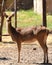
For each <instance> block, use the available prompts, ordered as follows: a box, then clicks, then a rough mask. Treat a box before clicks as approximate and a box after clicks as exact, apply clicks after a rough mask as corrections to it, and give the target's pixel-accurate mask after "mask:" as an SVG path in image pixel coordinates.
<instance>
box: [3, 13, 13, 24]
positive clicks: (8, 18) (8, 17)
mask: <svg viewBox="0 0 52 65" xmlns="http://www.w3.org/2000/svg"><path fill="white" fill-rule="evenodd" d="M3 15H4V16H5V17H6V18H7V22H8V23H10V22H11V18H12V17H13V16H14V13H12V14H11V15H10V16H9V15H7V14H6V13H4V14H3Z"/></svg>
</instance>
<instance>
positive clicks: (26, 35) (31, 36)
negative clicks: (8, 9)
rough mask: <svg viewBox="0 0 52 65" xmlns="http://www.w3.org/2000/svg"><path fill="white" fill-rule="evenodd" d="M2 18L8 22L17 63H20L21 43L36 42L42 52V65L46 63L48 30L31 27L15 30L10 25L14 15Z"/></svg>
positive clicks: (40, 27)
mask: <svg viewBox="0 0 52 65" xmlns="http://www.w3.org/2000/svg"><path fill="white" fill-rule="evenodd" d="M4 16H5V17H6V18H7V22H8V32H9V34H10V36H11V38H12V40H13V41H15V42H16V43H17V46H18V62H20V51H21V43H22V42H34V41H36V40H37V41H38V42H39V44H40V46H41V47H42V49H43V52H44V63H48V47H47V45H46V40H47V36H48V34H49V30H48V29H47V28H46V27H44V26H36V27H34V26H32V27H26V28H20V29H19V28H17V29H15V28H14V27H13V26H12V25H11V18H12V17H13V16H14V13H13V14H11V15H10V16H8V15H7V14H6V13H4Z"/></svg>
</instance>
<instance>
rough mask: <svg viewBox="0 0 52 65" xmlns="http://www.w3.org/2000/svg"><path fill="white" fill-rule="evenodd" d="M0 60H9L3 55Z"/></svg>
mask: <svg viewBox="0 0 52 65" xmlns="http://www.w3.org/2000/svg"><path fill="white" fill-rule="evenodd" d="M0 60H10V58H6V57H3V58H0Z"/></svg>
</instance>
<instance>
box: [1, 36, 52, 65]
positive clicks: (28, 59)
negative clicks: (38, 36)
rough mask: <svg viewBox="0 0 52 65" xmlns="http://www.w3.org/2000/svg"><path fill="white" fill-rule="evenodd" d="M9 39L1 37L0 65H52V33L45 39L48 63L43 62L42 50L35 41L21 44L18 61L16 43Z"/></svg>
mask: <svg viewBox="0 0 52 65" xmlns="http://www.w3.org/2000/svg"><path fill="white" fill-rule="evenodd" d="M11 41H12V40H11V38H10V37H3V42H0V65H52V35H49V36H48V39H47V46H48V56H49V64H43V59H44V56H43V55H44V54H43V50H42V48H41V47H40V45H39V44H38V42H37V41H36V42H34V43H32V44H22V48H21V59H20V61H21V63H18V62H17V61H18V60H17V59H18V51H17V44H16V43H14V42H11ZM33 48H36V50H33Z"/></svg>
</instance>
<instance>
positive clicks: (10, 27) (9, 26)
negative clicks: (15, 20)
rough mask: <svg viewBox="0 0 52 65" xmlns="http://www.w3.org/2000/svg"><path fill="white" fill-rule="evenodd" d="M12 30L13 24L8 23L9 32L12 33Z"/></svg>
mask: <svg viewBox="0 0 52 65" xmlns="http://www.w3.org/2000/svg"><path fill="white" fill-rule="evenodd" d="M11 30H12V24H11V22H10V23H8V32H9V33H10V31H11Z"/></svg>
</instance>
